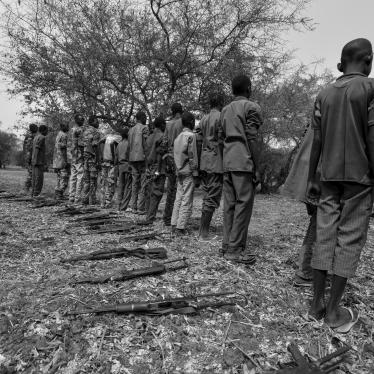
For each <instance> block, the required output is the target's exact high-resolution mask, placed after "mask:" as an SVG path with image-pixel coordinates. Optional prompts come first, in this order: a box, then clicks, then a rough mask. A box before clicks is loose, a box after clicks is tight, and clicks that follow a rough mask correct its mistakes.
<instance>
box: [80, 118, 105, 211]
mask: <svg viewBox="0 0 374 374" xmlns="http://www.w3.org/2000/svg"><path fill="white" fill-rule="evenodd" d="M98 128H99V121H98V119H97V118H96V116H95V115H91V116H90V117H89V118H88V126H87V127H86V128H85V129H84V131H83V135H82V137H83V143H84V148H83V170H84V175H83V183H84V185H83V191H82V197H81V199H82V203H83V204H90V205H94V204H96V189H97V174H98V162H99V149H98V148H99V142H100V133H99V130H98Z"/></svg>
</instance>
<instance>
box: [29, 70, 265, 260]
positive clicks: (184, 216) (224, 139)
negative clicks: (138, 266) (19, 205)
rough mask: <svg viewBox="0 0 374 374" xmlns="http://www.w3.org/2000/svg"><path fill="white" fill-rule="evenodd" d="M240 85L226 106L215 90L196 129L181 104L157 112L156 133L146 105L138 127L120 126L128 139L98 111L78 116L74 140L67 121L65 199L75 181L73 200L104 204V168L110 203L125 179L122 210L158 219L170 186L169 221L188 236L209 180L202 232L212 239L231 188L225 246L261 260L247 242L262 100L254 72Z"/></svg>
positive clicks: (231, 254)
mask: <svg viewBox="0 0 374 374" xmlns="http://www.w3.org/2000/svg"><path fill="white" fill-rule="evenodd" d="M232 90H233V94H234V96H235V98H234V100H233V101H232V102H231V103H230V104H228V105H226V106H225V107H224V96H223V95H222V94H221V93H219V92H212V93H211V95H210V107H211V110H210V112H209V113H208V114H207V115H206V116H204V117H203V118H202V120H201V121H200V124H199V127H198V128H199V131H194V129H195V117H194V115H193V114H192V113H190V112H187V111H183V108H182V105H181V104H180V103H174V104H173V105H172V106H171V114H172V118H171V120H170V121H168V122H166V121H165V120H164V119H163V118H162V117H158V118H156V119H155V121H154V123H153V127H154V129H153V131H152V132H151V133H150V129H149V127H148V126H147V125H146V122H147V117H146V114H145V113H144V112H142V111H139V112H138V113H137V114H136V117H135V120H136V123H135V125H134V126H133V127H131V128H130V129H128V128H122V129H120V130H119V131H118V133H119V134H120V139H119V138H118V134H117V135H116V134H114V132H111V133H110V134H106V136H103V135H101V134H100V131H99V123H98V120H97V118H96V117H95V116H90V117H89V119H88V123H87V125H85V120H84V118H83V117H82V116H81V115H79V114H78V115H76V116H75V123H76V126H74V128H73V129H72V130H71V137H70V138H71V142H70V143H71V145H70V147H68V143H69V141H68V131H69V128H68V126H67V125H65V124H62V125H61V129H60V131H59V133H58V134H57V137H56V142H55V149H54V157H53V167H54V169H55V172H56V174H57V184H56V198H62V196H63V194H64V191H65V190H66V189H67V188H68V185H69V200H70V201H71V202H74V203H79V204H96V189H97V181H98V177H99V174H100V180H101V206H102V207H108V206H109V205H110V204H112V200H113V196H114V190H115V184H116V183H115V180H116V179H117V180H118V189H117V204H118V208H119V210H122V211H125V210H127V211H128V212H132V213H137V214H139V215H145V219H144V220H143V221H142V223H143V224H152V223H153V222H154V220H155V219H156V213H157V211H158V208H159V204H160V201H161V199H162V197H163V195H164V193H165V192H166V200H165V208H164V212H163V217H162V218H163V222H164V224H165V226H171V227H172V230H173V231H174V232H175V233H176V234H180V235H183V234H184V233H185V232H186V228H187V225H188V221H189V219H190V216H191V213H192V207H193V197H194V191H195V188H196V187H197V186H200V185H201V187H202V191H203V205H202V213H201V221H200V237H201V239H202V240H207V239H209V238H210V235H209V227H210V223H211V220H212V216H213V214H214V212H215V210H216V209H217V208H218V207H219V205H220V201H221V196H222V191H223V194H224V215H223V216H224V218H223V221H224V222H223V223H224V224H223V226H224V229H223V231H224V235H223V236H224V237H223V243H222V249H221V251H220V252H221V253H222V254H223V255H224V256H225V257H227V258H228V259H231V260H233V261H238V262H243V263H247V264H248V263H249V264H251V263H253V262H254V261H255V257H254V255H253V254H252V253H251V252H250V251H249V250H248V249H247V247H246V241H247V231H248V225H249V221H250V218H251V214H252V207H253V201H254V194H255V187H254V186H255V184H256V183H257V181H258V179H259V177H258V155H257V153H258V151H257V146H256V142H257V139H256V138H257V132H258V129H259V127H260V125H261V124H262V118H261V110H260V107H259V106H258V105H257V104H256V103H254V102H252V101H250V100H249V97H250V95H251V81H250V79H249V78H248V77H247V76H244V75H240V76H237V77H236V78H234V79H233V81H232ZM41 127H42V126H41ZM44 127H45V126H44ZM44 127H43V128H44ZM39 133H40V134H41V131H40V130H39ZM45 135H46V134H44V135H42V136H45ZM38 136H39V134H38ZM44 142H45V139H44ZM44 148H45V145H44ZM68 148H70V153H71V162H70V165H69V163H68ZM35 152H37V149H36V143H35V139H34V149H33V151H32V153H33V154H34V153H35ZM69 167H70V181H68V175H69ZM100 170H101V172H100V173H99V171H100ZM165 190H166V191H165ZM39 193H40V189H37V190H34V189H33V192H32V194H33V195H34V196H35V195H38V194H39Z"/></svg>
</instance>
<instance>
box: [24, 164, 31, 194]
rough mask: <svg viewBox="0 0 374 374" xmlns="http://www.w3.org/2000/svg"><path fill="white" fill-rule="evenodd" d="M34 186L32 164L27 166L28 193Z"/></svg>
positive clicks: (26, 182) (26, 187) (26, 184)
mask: <svg viewBox="0 0 374 374" xmlns="http://www.w3.org/2000/svg"><path fill="white" fill-rule="evenodd" d="M31 186H32V165H31V163H29V164H27V165H26V180H25V190H26V191H28V190H29V189H30V188H31Z"/></svg>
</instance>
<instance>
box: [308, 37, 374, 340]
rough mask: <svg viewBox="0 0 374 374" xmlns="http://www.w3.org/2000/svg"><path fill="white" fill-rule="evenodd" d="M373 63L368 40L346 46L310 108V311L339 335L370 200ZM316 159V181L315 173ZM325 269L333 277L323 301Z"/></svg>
mask: <svg viewBox="0 0 374 374" xmlns="http://www.w3.org/2000/svg"><path fill="white" fill-rule="evenodd" d="M372 61H373V50H372V46H371V43H370V42H369V41H368V40H366V39H356V40H353V41H351V42H349V43H348V44H346V45H345V46H344V48H343V51H342V56H341V62H340V63H339V64H338V69H339V71H341V72H342V73H343V75H342V76H341V77H340V78H338V79H337V80H336V82H335V83H333V84H331V85H329V86H328V87H327V88H325V89H324V90H322V91H321V92H320V93H319V95H318V97H317V99H316V102H315V107H314V116H313V128H314V140H313V146H312V152H311V157H310V169H309V178H308V179H309V186H308V196H309V197H310V198H314V197H316V196H318V195H320V203H319V206H318V213H317V242H316V247H315V249H314V251H313V257H312V267H313V269H314V271H313V285H314V295H313V302H312V306H311V309H310V311H309V314H310V315H312V316H313V317H315V318H323V317H324V318H325V322H326V324H327V325H329V326H330V327H331V328H333V329H335V331H336V332H340V333H346V332H348V331H349V330H350V329H351V328H352V326H353V325H354V323H355V322H357V319H358V312H357V311H352V310H351V309H347V308H344V307H341V306H340V302H341V299H342V296H343V294H344V290H345V286H346V283H347V279H348V278H351V277H353V276H354V275H355V272H356V268H357V265H358V262H359V259H360V254H361V250H362V248H363V246H364V244H365V242H366V236H367V230H368V225H369V217H370V213H371V209H372V204H373V196H372V185H373V176H374V80H373V79H369V78H368V75H369V74H370V72H371V68H372ZM320 157H321V182H320V184H318V183H317V182H315V175H316V170H317V164H318V161H319V159H320ZM319 186H320V187H319ZM328 271H331V272H332V274H333V278H332V285H331V295H330V298H329V300H328V302H327V305H326V304H325V283H326V275H327V272H328Z"/></svg>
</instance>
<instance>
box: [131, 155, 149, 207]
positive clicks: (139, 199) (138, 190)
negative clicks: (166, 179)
mask: <svg viewBox="0 0 374 374" xmlns="http://www.w3.org/2000/svg"><path fill="white" fill-rule="evenodd" d="M130 166H131V174H132V188H131V200H130V208H131V209H133V210H134V211H139V212H141V213H143V212H145V186H146V170H145V163H144V162H143V161H137V162H131V163H130Z"/></svg>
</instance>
